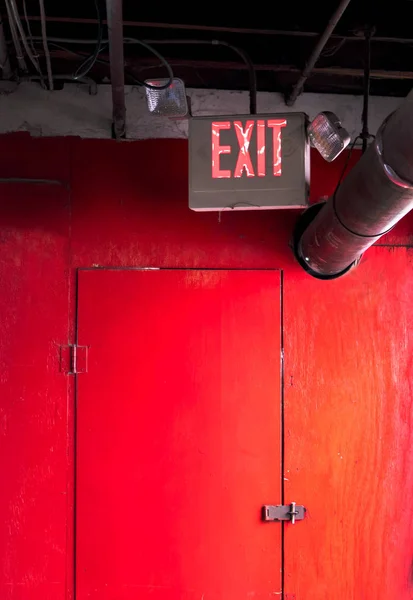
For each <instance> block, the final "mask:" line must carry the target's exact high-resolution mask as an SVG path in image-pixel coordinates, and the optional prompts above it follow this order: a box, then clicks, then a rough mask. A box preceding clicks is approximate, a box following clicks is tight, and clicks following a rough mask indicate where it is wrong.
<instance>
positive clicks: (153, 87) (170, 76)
mask: <svg viewBox="0 0 413 600" xmlns="http://www.w3.org/2000/svg"><path fill="white" fill-rule="evenodd" d="M125 42H132V43H133V44H139V45H140V46H143V47H144V48H146V49H147V50H149V52H151V53H152V54H154V55H155V56H156V57H157V58H159V60H160V61H161V63H162V64H163V66H164V67H165V69H166V70H167V72H168V81H167V82H166V83H164V84H163V85H151V84H150V83H147V82H146V81H141V80H140V79H138V78H136V77H135V76H132V77H133V78H134V79H135V81H136V83H137V84H138V85H142V86H143V87H145V88H146V89H148V90H166V88H168V87H169V86H170V85H171V84H172V82H173V79H174V74H173V71H172V67H171V65H170V64H169V63H168V61H167V60H166V58H164V57H163V56H162V54H160V53H159V52H158V51H157V50H155V48H153V47H152V46H151V45H150V44H148V42H144V41H143V40H138V39H136V38H130V37H128V38H125Z"/></svg>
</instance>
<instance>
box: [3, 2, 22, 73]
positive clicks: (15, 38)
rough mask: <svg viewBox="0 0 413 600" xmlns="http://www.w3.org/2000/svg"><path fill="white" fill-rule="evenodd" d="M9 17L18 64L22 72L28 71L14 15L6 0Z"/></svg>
mask: <svg viewBox="0 0 413 600" xmlns="http://www.w3.org/2000/svg"><path fill="white" fill-rule="evenodd" d="M5 4H6V10H7V17H8V19H9V27H10V32H11V38H12V40H13V44H14V48H15V50H16V59H17V63H18V65H19V67H20V69H21V70H22V71H27V65H26V61H25V60H24V56H23V52H22V47H21V45H20V40H19V36H18V35H17V31H16V25H15V22H14V19H13V14H12V12H11V8H10V4H9V0H5Z"/></svg>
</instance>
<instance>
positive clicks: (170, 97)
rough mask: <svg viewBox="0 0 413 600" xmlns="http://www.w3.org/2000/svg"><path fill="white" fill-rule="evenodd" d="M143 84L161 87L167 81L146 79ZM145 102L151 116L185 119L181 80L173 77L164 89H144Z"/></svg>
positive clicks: (183, 88)
mask: <svg viewBox="0 0 413 600" xmlns="http://www.w3.org/2000/svg"><path fill="white" fill-rule="evenodd" d="M145 83H149V84H150V85H153V86H162V85H165V84H166V83H168V79H147V80H146V81H145ZM145 91H146V102H147V105H148V110H149V112H150V113H151V115H156V116H158V117H185V116H186V115H187V114H188V101H187V99H186V92H185V84H184V82H183V81H182V79H178V78H177V77H174V79H173V80H172V83H171V85H169V86H168V87H167V88H165V89H160V90H154V89H150V88H145Z"/></svg>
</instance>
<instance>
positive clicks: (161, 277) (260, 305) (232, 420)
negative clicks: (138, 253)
mask: <svg viewBox="0 0 413 600" xmlns="http://www.w3.org/2000/svg"><path fill="white" fill-rule="evenodd" d="M280 336H281V334H280V276H279V273H278V272H276V271H201V270H200V271H197V270H188V271H185V270H171V271H167V270H158V271H156V270H152V271H140V270H118V271H116V270H88V271H81V272H80V273H79V305H78V343H79V344H81V345H88V346H90V350H89V365H88V372H87V373H86V374H81V375H79V376H78V396H77V534H76V539H77V556H76V561H77V599H78V600H84V599H86V598H88V599H89V598H99V600H132V599H134V600H135V599H137V598H139V599H140V600H144V599H147V598H148V599H149V598H150V599H151V600H161V599H162V600H165V599H168V600H244V599H245V600H247V599H250V598H254V600H264V599H265V600H268V599H270V598H273V597H274V598H280V597H281V528H280V525H279V524H275V523H269V524H265V523H264V524H263V523H261V522H260V507H261V505H262V504H264V503H279V502H280V500H281V497H280V496H281V451H280V448H281V444H280V439H281V438H280V428H281V420H280V407H281V403H280Z"/></svg>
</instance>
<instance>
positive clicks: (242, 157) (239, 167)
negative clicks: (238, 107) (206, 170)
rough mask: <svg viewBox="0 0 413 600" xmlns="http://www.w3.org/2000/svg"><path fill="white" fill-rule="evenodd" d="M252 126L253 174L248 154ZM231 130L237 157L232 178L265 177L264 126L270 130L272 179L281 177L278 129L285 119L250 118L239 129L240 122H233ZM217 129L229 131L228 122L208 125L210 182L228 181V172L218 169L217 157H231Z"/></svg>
mask: <svg viewBox="0 0 413 600" xmlns="http://www.w3.org/2000/svg"><path fill="white" fill-rule="evenodd" d="M255 123H256V124H257V127H256V141H257V168H256V172H255V171H254V166H253V164H252V160H251V155H250V152H249V149H250V144H251V139H252V136H253V132H254V125H255ZM233 125H234V130H235V134H236V136H237V141H238V158H237V162H236V165H235V169H234V173H233V175H232V177H243V176H244V175H245V176H246V177H255V175H257V176H258V177H265V175H266V141H265V136H266V126H267V127H269V128H270V129H272V140H273V143H272V150H273V170H272V172H273V176H274V177H279V176H280V175H281V164H282V158H281V130H282V128H283V127H285V126H286V125H287V120H286V119H269V120H268V121H265V120H264V119H258V120H257V121H253V120H252V119H251V120H249V121H247V122H246V123H245V127H244V126H243V124H242V122H241V121H234V122H233ZM221 129H231V121H214V122H213V123H212V177H213V179H225V178H226V179H229V178H230V177H231V171H230V170H229V169H221V168H220V156H221V154H231V146H221V144H220V132H221Z"/></svg>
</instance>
